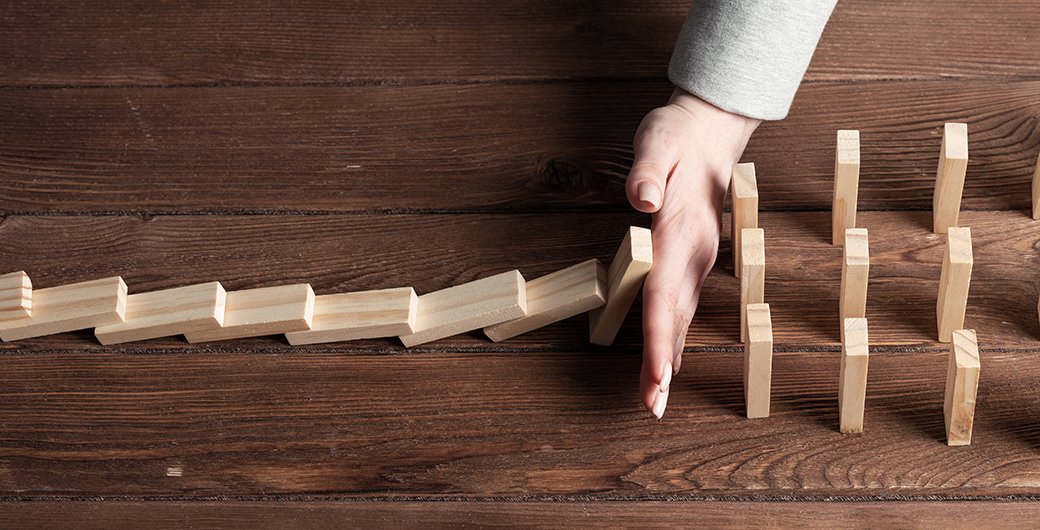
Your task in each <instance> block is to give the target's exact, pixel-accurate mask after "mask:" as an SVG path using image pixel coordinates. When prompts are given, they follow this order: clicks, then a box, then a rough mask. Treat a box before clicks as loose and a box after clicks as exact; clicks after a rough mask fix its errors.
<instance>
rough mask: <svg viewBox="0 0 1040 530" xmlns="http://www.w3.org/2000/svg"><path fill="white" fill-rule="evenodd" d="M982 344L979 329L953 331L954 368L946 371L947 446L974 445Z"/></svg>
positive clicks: (951, 359) (945, 410) (951, 356)
mask: <svg viewBox="0 0 1040 530" xmlns="http://www.w3.org/2000/svg"><path fill="white" fill-rule="evenodd" d="M979 366H980V363H979V344H978V338H977V337H976V336H975V331H973V330H970V329H960V330H957V331H954V332H953V341H952V344H951V345H950V367H949V369H948V371H947V372H946V400H945V401H944V402H943V415H944V416H945V417H946V445H970V444H971V427H972V424H973V423H974V421H975V397H976V395H977V393H978V388H979Z"/></svg>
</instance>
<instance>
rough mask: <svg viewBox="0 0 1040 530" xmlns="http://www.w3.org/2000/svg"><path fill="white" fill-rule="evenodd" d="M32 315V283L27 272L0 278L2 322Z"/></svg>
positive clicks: (0, 316) (14, 273) (0, 320)
mask: <svg viewBox="0 0 1040 530" xmlns="http://www.w3.org/2000/svg"><path fill="white" fill-rule="evenodd" d="M31 314H32V282H31V281H29V275H28V274H26V273H25V271H18V272H12V273H10V274H4V275H3V276H0V322H6V321H8V320H17V319H20V318H28V317H29V316H30V315H31Z"/></svg>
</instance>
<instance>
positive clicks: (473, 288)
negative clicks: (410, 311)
mask: <svg viewBox="0 0 1040 530" xmlns="http://www.w3.org/2000/svg"><path fill="white" fill-rule="evenodd" d="M526 315H527V287H526V284H525V283H524V277H523V276H521V275H520V271H517V270H512V271H509V272H504V273H502V274H497V275H495V276H490V277H488V278H484V279H481V280H476V281H472V282H469V283H464V284H462V285H456V286H455V287H449V288H447V289H443V290H440V291H434V292H432V293H428V294H424V295H422V296H420V297H419V299H418V306H417V313H416V317H415V332H414V333H410V334H406V335H401V336H400V339H401V342H402V343H404V345H405V347H412V346H417V345H419V344H423V343H426V342H430V341H434V340H438V339H443V338H444V337H450V336H452V335H458V334H459V333H465V332H467V331H472V330H474V329H479V328H483V327H487V326H493V325H495V324H501V323H502V322H508V321H510V320H515V319H517V318H520V317H522V316H526Z"/></svg>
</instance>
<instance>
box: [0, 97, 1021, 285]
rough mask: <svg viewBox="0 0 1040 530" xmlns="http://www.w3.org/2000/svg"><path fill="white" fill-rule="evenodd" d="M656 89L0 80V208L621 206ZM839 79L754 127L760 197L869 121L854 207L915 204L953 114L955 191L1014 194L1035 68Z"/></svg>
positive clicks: (793, 185)
mask: <svg viewBox="0 0 1040 530" xmlns="http://www.w3.org/2000/svg"><path fill="white" fill-rule="evenodd" d="M671 89H672V87H671V85H670V84H668V83H664V82H662V83H653V82H646V83H625V82H595V83H592V82H590V83H550V84H519V85H503V86H500V85H485V84H477V85H430V86H391V87H384V86H378V87H376V86H358V87H351V86H346V87H344V86H316V87H248V88H245V87H200V88H184V89H178V90H167V89H161V88H154V89H153V88H140V89H133V90H129V89H106V88H98V89H83V90H30V89H27V90H12V91H7V92H5V93H4V94H3V97H2V98H0V212H3V213H5V214H10V213H17V212H47V213H54V212H61V213H112V214H123V213H128V212H144V213H148V214H157V213H199V212H203V213H258V212H308V213H314V212H356V211H365V212H373V211H375V212H385V211H402V210H418V211H423V212H427V211H434V212H437V211H446V212H458V211H479V212H486V211H489V210H495V209H502V210H509V211H539V212H547V211H559V210H561V209H568V210H571V209H582V210H597V211H613V212H620V211H629V210H630V206H629V205H628V201H627V199H626V197H625V192H624V180H625V175H626V174H627V172H628V167H629V166H630V165H631V156H632V155H631V150H630V147H631V142H632V132H633V131H634V130H635V129H636V127H637V126H638V124H639V122H640V120H641V119H642V117H643V116H644V115H645V114H646V112H647V111H648V109H651V108H653V107H655V106H658V105H660V104H661V102H662V101H663V100H665V99H666V98H667V94H668V93H669V92H670V91H671ZM848 90H849V86H848V85H847V84H844V83H812V84H807V85H805V86H803V87H802V88H801V90H800V91H799V93H798V98H796V100H795V103H794V106H793V107H792V110H791V114H790V115H789V116H788V118H786V119H784V120H782V121H780V122H769V123H765V124H763V125H762V126H760V127H759V128H758V130H757V131H756V133H755V135H754V136H753V137H752V138H751V141H750V142H749V144H748V147H747V149H746V150H745V154H744V156H745V159H747V160H754V161H755V165H756V171H757V172H758V173H759V174H760V175H763V178H762V179H761V182H759V183H758V185H759V193H760V204H759V208H760V210H761V211H766V210H777V209H780V210H785V211H791V210H799V209H806V210H823V209H827V208H830V204H831V202H832V199H833V191H834V190H833V172H834V162H833V159H834V144H833V142H834V136H833V134H834V133H833V131H834V130H836V129H840V128H843V127H844V126H846V125H847V124H848V123H849V122H854V123H857V124H860V132H861V134H862V135H864V137H866V136H869V137H870V138H871V141H870V143H869V144H868V145H864V146H863V161H862V165H861V172H862V174H863V178H862V179H861V181H860V193H859V202H858V205H859V209H860V212H861V213H862V212H863V211H864V210H878V209H897V210H906V209H911V210H916V209H930V208H931V201H932V195H933V191H934V183H935V182H934V181H935V178H934V177H935V174H934V168H935V164H936V158H935V157H936V153H937V152H938V151H939V149H940V145H939V143H940V142H939V136H938V135H940V134H941V131H942V126H943V123H944V122H946V121H949V120H951V119H957V120H960V121H962V122H966V123H968V124H969V127H971V131H972V158H971V160H969V162H968V168H969V169H968V170H969V172H970V173H971V178H970V179H968V182H966V184H965V189H964V199H963V203H962V204H963V206H964V209H965V210H969V209H971V210H973V209H1019V210H1028V209H1029V208H1031V206H1032V205H1031V201H1030V197H1029V186H1030V182H1031V179H1032V176H1033V172H1034V168H1035V165H1036V151H1037V149H1038V148H1040V137H1034V136H1033V135H1030V134H1028V131H1031V130H1032V128H1031V126H1030V125H1029V124H1030V123H1032V121H1034V120H1037V119H1040V105H1037V104H1036V103H1035V97H1034V96H1035V94H1036V93H1037V91H1038V90H1040V81H1022V82H1009V83H996V82H994V81H971V80H963V81H958V80H952V81H944V82H935V83H932V82H913V83H895V82H884V81H879V82H876V83H866V84H864V85H863V86H858V87H856V97H854V98H850V97H849V93H848ZM127 99H130V102H131V103H130V104H128V103H127ZM373 109H386V110H384V111H380V112H376V111H375V110H373ZM391 109H392V110H391ZM215 117H217V118H216V119H215ZM142 124H143V126H144V127H145V130H144V131H143V130H142V128H141V127H142ZM87 161H89V163H88V162H87ZM415 164H421V165H422V167H423V171H421V172H419V171H414V168H415ZM794 168H797V170H794ZM766 175H768V176H769V178H765V176H766ZM431 181H436V182H439V183H441V185H439V186H433V187H431V186H429V183H430V182H431ZM289 183H291V185H290V184H289ZM727 217H728V216H727ZM827 222H828V221H827V220H825V221H824V223H825V225H826V223H827ZM525 272H526V271H525Z"/></svg>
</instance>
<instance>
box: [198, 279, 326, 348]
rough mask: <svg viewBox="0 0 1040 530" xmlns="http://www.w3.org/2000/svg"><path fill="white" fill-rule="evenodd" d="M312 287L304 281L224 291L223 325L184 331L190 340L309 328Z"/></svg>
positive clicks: (274, 333)
mask: <svg viewBox="0 0 1040 530" xmlns="http://www.w3.org/2000/svg"><path fill="white" fill-rule="evenodd" d="M313 314H314V290H313V289H311V286H310V285H309V284H306V283H300V284H295V285H279V286H276V287H262V288H259V289H247V290H244V291H231V292H229V293H227V298H226V301H225V304H224V325H223V326H222V327H220V328H216V329H213V330H210V331H192V332H185V333H184V338H185V339H187V340H188V342H191V343H198V342H211V341H215V340H231V339H241V338H245V337H262V336H264V335H279V334H282V333H288V332H293V331H304V330H308V329H311V317H312V315H313Z"/></svg>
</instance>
